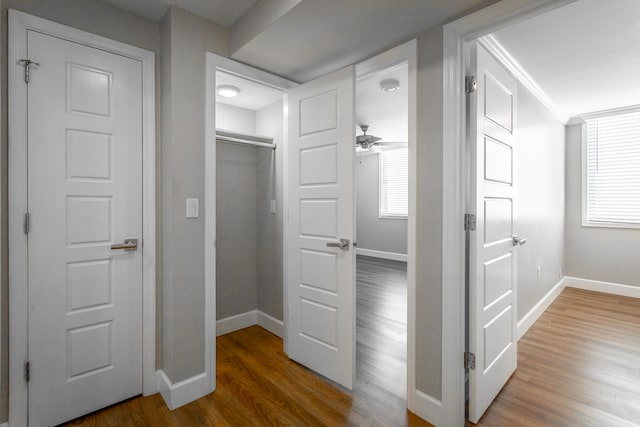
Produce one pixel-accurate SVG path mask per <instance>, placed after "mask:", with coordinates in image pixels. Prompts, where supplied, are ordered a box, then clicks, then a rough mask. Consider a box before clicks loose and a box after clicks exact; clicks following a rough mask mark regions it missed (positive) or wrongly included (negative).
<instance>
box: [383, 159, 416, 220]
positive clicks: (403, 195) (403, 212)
mask: <svg viewBox="0 0 640 427" xmlns="http://www.w3.org/2000/svg"><path fill="white" fill-rule="evenodd" d="M408 170H409V150H408V149H407V148H399V149H396V150H389V151H383V152H382V153H380V217H381V218H398V217H399V218H406V217H407V213H408V211H409V208H408V204H409V202H408V200H409V173H408Z"/></svg>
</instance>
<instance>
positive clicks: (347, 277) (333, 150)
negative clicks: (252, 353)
mask: <svg viewBox="0 0 640 427" xmlns="http://www.w3.org/2000/svg"><path fill="white" fill-rule="evenodd" d="M354 136H355V128H354V70H353V68H352V67H349V68H346V69H343V70H341V71H338V72H335V73H333V74H331V75H328V76H325V77H323V78H321V79H318V80H315V81H313V82H310V83H307V84H305V85H302V86H300V87H298V88H296V89H293V90H292V91H291V92H290V94H289V149H288V178H287V181H288V182H287V183H286V186H287V196H288V206H289V212H288V222H287V242H286V248H287V249H286V251H287V255H286V272H285V274H286V283H287V288H286V295H287V297H286V298H287V311H288V312H287V315H286V316H287V317H286V322H285V325H286V351H287V353H288V355H289V357H290V358H291V359H293V360H295V361H297V362H299V363H301V364H303V365H305V366H307V367H309V368H311V369H313V370H314V371H316V372H318V373H320V374H322V375H324V376H326V377H327V378H329V379H331V380H333V381H335V382H337V383H340V384H342V385H343V386H345V387H347V388H351V387H352V385H353V378H354V355H355V331H354V321H355V320H354V319H355V317H354V316H355V311H354V309H355V307H354V304H355V298H354V296H355V286H354V281H355V250H354V248H353V237H354V197H353V196H354V194H353V162H354V156H355V149H354Z"/></svg>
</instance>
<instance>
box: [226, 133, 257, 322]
mask: <svg viewBox="0 0 640 427" xmlns="http://www.w3.org/2000/svg"><path fill="white" fill-rule="evenodd" d="M234 130H235V129H234ZM256 150H257V148H255V147H251V146H248V145H239V144H225V143H222V142H218V143H217V152H216V155H217V158H216V168H217V170H216V178H217V181H216V190H217V194H216V200H217V212H216V214H217V215H216V230H217V236H216V237H217V244H216V258H217V260H216V317H217V319H224V318H225V317H229V316H233V315H236V314H240V313H245V312H247V311H251V310H255V309H256V306H257V289H256V274H257V273H256V233H257V229H258V225H257V221H256V219H257V216H256V194H257V192H256V191H257V189H256V188H257V178H256Z"/></svg>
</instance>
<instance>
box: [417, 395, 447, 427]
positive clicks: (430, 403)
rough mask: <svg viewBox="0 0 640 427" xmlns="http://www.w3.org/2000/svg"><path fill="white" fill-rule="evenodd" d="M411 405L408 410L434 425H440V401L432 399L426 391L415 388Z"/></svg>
mask: <svg viewBox="0 0 640 427" xmlns="http://www.w3.org/2000/svg"><path fill="white" fill-rule="evenodd" d="M410 401H412V402H413V405H411V406H413V407H410V408H409V410H410V411H411V412H413V413H414V414H416V415H417V416H419V417H420V418H422V419H423V420H425V421H426V422H428V423H431V424H433V425H434V426H439V425H441V421H442V402H441V401H439V400H438V399H434V398H433V397H431V396H429V395H428V394H426V393H423V392H421V391H420V390H416V391H415V394H414V396H413V399H410Z"/></svg>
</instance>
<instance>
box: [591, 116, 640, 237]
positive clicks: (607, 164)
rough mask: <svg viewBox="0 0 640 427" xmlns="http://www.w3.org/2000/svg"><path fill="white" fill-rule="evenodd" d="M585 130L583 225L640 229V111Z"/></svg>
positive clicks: (597, 121)
mask: <svg viewBox="0 0 640 427" xmlns="http://www.w3.org/2000/svg"><path fill="white" fill-rule="evenodd" d="M585 128H586V129H585V138H584V139H585V147H584V150H583V152H584V153H585V155H586V159H585V163H584V164H585V168H584V176H585V188H584V192H583V221H582V222H583V225H593V226H610V227H621V228H624V227H640V111H635V112H627V113H624V114H617V115H609V116H604V117H598V118H594V119H587V120H586V126H585Z"/></svg>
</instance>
